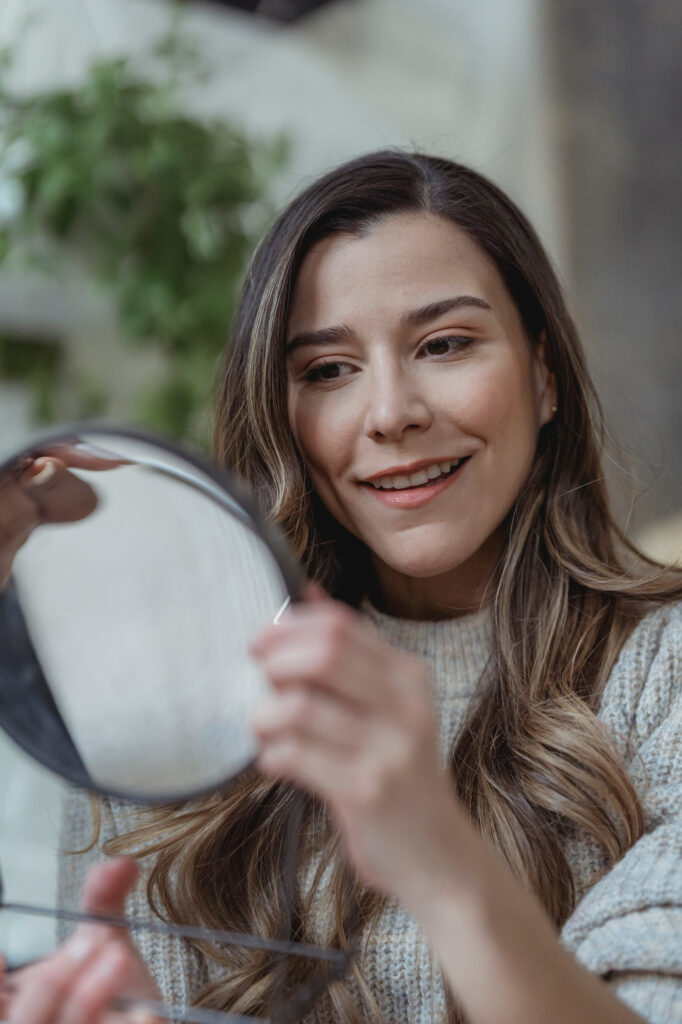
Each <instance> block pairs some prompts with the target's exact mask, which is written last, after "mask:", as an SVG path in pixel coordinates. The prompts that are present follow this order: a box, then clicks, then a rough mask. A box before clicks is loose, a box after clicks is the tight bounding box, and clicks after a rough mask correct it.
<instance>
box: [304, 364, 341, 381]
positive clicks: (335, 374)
mask: <svg viewBox="0 0 682 1024" xmlns="http://www.w3.org/2000/svg"><path fill="white" fill-rule="evenodd" d="M353 369H354V367H352V366H351V365H350V363H339V362H334V360H333V359H330V360H328V361H327V362H325V363H318V364H317V366H312V367H311V368H310V369H309V370H306V372H305V373H304V374H303V380H308V381H312V383H316V382H317V381H331V380H338V379H339V377H348V376H349V374H351V373H352V372H353Z"/></svg>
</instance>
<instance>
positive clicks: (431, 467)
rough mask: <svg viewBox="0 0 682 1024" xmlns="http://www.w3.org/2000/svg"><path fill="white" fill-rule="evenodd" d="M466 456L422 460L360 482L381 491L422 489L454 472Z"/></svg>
mask: <svg viewBox="0 0 682 1024" xmlns="http://www.w3.org/2000/svg"><path fill="white" fill-rule="evenodd" d="M467 458H468V456H461V457H457V458H449V459H433V460H426V459H424V460H422V461H421V462H413V463H412V464H411V465H409V466H400V467H394V468H393V469H389V470H386V471H385V472H384V473H375V474H374V475H373V476H370V477H367V478H366V479H365V480H363V481H361V482H362V483H363V484H365V485H368V486H371V487H374V488H375V489H376V490H383V491H403V490H407V489H408V488H413V487H422V486H424V485H425V484H428V483H429V482H430V481H435V480H439V479H442V478H443V477H446V476H449V475H450V473H452V472H453V471H454V470H456V469H457V468H458V467H459V466H460V465H461V463H462V462H464V461H465V460H466V459H467Z"/></svg>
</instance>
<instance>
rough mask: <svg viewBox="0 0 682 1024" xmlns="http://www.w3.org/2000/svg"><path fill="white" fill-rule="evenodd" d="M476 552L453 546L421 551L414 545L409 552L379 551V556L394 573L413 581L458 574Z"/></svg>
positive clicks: (441, 546)
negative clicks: (453, 573)
mask: <svg viewBox="0 0 682 1024" xmlns="http://www.w3.org/2000/svg"><path fill="white" fill-rule="evenodd" d="M475 551H476V549H475V548H474V549H473V550H471V549H469V548H468V547H466V548H462V549H459V550H458V549H457V548H454V549H453V547H452V545H448V546H446V545H439V546H438V547H437V548H427V549H419V548H418V547H417V546H416V545H414V546H412V547H410V549H409V550H407V551H406V550H404V549H403V550H401V551H385V552H382V551H377V555H378V557H379V558H380V559H381V561H382V562H384V564H385V565H386V566H387V567H388V568H389V569H391V570H392V571H393V572H396V573H399V574H400V575H401V576H408V577H409V578H411V579H419V580H425V579H433V578H436V577H439V576H446V575H447V574H448V573H452V572H456V571H457V570H458V569H459V568H460V567H461V566H463V565H465V564H466V563H467V562H468V561H469V559H470V558H471V557H472V555H473V554H474V553H475Z"/></svg>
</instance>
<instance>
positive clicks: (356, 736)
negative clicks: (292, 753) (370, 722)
mask: <svg viewBox="0 0 682 1024" xmlns="http://www.w3.org/2000/svg"><path fill="white" fill-rule="evenodd" d="M251 723H252V726H253V729H254V732H255V733H256V736H257V737H258V739H259V740H260V742H261V744H263V745H273V744H274V743H275V742H277V741H278V740H280V739H282V738H283V737H286V736H296V737H298V738H299V739H303V740H305V739H308V740H315V741H317V742H320V743H324V744H326V745H327V746H328V747H331V746H334V747H335V748H337V749H338V751H339V752H340V753H350V752H351V751H353V750H356V749H357V748H359V747H362V745H363V743H364V741H365V736H366V733H367V722H366V718H365V717H364V716H362V715H359V714H357V713H356V712H355V711H354V710H352V709H351V708H349V707H348V706H347V705H343V704H340V703H339V702H338V701H336V700H334V699H333V698H331V697H329V696H328V695H327V694H325V693H323V692H319V691H318V692H315V691H314V690H311V689H309V688H305V687H300V686H299V687H297V688H295V689H292V690H290V691H287V692H285V693H282V694H281V695H278V696H277V697H275V698H274V699H272V700H270V701H268V702H267V703H266V704H263V705H262V706H261V707H260V708H259V709H258V710H257V712H256V713H255V715H254V716H253V717H252V719H251Z"/></svg>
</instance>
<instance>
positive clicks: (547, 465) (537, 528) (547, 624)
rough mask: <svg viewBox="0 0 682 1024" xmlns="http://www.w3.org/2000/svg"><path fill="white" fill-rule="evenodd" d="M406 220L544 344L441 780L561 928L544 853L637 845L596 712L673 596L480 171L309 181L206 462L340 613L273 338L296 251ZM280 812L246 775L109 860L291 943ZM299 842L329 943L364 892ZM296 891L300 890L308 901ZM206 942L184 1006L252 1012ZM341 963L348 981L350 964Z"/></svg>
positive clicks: (257, 974)
mask: <svg viewBox="0 0 682 1024" xmlns="http://www.w3.org/2000/svg"><path fill="white" fill-rule="evenodd" d="M406 211H423V212H425V213H429V214H432V215H437V216H440V217H444V218H446V219H448V220H450V221H452V222H453V223H455V224H456V225H458V226H459V227H460V228H462V229H463V230H464V231H466V232H467V233H468V234H469V235H470V236H471V238H472V239H473V240H474V241H475V242H476V243H477V244H478V245H479V246H480V248H481V249H482V250H483V251H484V252H485V253H486V254H487V255H488V256H489V257H490V259H492V261H493V262H494V264H495V266H496V267H497V269H498V271H499V273H500V275H501V277H502V279H503V281H504V283H505V285H506V287H507V289H508V291H509V293H510V295H511V297H512V299H513V300H514V302H515V304H516V307H517V309H518V311H519V314H520V316H521V319H522V322H523V325H524V328H525V332H526V334H527V336H528V338H529V340H530V341H537V340H539V339H540V337H542V338H543V340H544V341H545V346H546V357H547V361H548V364H549V366H550V368H551V370H552V371H553V373H554V375H555V378H556V382H557V387H558V396H559V397H558V411H557V414H556V416H555V417H554V419H553V420H552V421H551V422H550V423H548V424H547V425H546V426H545V427H543V428H542V430H541V432H540V436H539V440H538V445H537V453H536V458H535V462H534V465H533V468H532V471H531V473H530V477H529V479H528V481H527V482H526V484H525V486H524V488H523V490H522V492H521V493H520V494H519V495H518V497H517V500H516V502H515V505H514V508H513V509H512V510H511V511H510V514H509V517H508V540H507V544H506V550H505V552H504V555H503V558H502V561H501V563H500V565H499V567H498V570H497V575H496V578H495V580H494V584H495V586H494V596H493V598H492V615H493V618H494V626H495V629H494V636H495V639H494V651H493V658H492V667H491V671H490V672H489V678H488V681H487V684H486V686H485V688H484V690H483V692H482V696H481V698H480V700H479V701H478V703H477V704H476V705H475V706H474V707H472V709H471V711H470V715H469V718H468V721H467V723H466V726H465V728H464V730H463V732H462V734H461V735H460V736H459V738H458V740H457V742H456V746H455V749H454V750H453V752H452V758H451V770H452V776H453V779H454V782H455V786H456V790H457V793H458V795H459V798H460V800H461V802H462V804H463V805H464V806H465V808H466V809H467V810H468V812H469V814H470V815H471V818H472V820H473V822H474V823H475V825H476V826H477V827H478V829H479V830H480V831H481V833H482V834H483V835H484V836H485V837H486V839H487V840H488V841H489V842H490V843H491V844H492V845H493V846H495V847H496V848H497V849H498V850H499V851H500V852H501V853H502V855H503V856H504V857H505V859H506V861H507V863H508V864H509V866H510V867H511V869H512V871H513V872H514V873H515V874H516V875H517V876H518V877H519V878H521V879H522V880H523V881H524V882H525V884H527V886H528V887H529V888H530V889H531V890H533V891H534V892H535V893H536V894H537V895H538V897H539V899H540V900H541V902H542V903H543V905H544V906H545V908H546V910H547V912H548V914H549V915H550V917H551V918H552V919H553V920H554V921H555V922H556V924H557V926H560V925H561V923H562V922H563V921H564V920H565V919H566V917H567V916H568V915H569V913H570V912H571V909H572V907H573V905H574V899H575V895H574V889H573V880H572V878H571V872H570V868H569V865H568V862H567V859H566V856H565V854H564V847H565V841H566V838H567V836H568V835H569V833H571V831H573V830H578V831H579V832H580V834H582V835H586V836H588V837H590V838H591V839H592V840H593V841H594V842H595V843H597V844H598V846H599V847H600V848H601V850H602V851H603V858H604V864H605V866H608V865H610V864H612V863H613V862H614V861H616V860H617V859H618V858H619V857H620V856H621V855H622V854H623V853H624V851H625V850H627V848H628V847H629V846H630V845H631V844H632V843H633V842H634V841H635V840H636V839H637V837H638V836H639V835H640V833H641V829H642V818H641V811H640V807H639V803H638V800H637V796H636V793H635V791H634V789H633V787H632V785H631V783H630V781H629V779H628V777H627V775H626V772H625V769H624V767H623V765H622V763H621V762H620V760H619V758H618V756H617V754H616V753H615V750H614V748H613V747H612V745H611V743H610V741H609V738H608V737H607V736H606V735H605V734H604V733H603V731H602V730H601V728H600V726H599V724H598V722H597V719H596V716H595V711H596V710H597V708H598V703H599V698H600V692H601V689H602V686H603V684H604V681H605V679H606V677H607V676H608V674H609V672H610V670H611V668H612V666H613V664H614V661H615V659H616V657H617V654H618V652H619V650H620V648H621V646H622V644H623V642H624V640H625V638H626V637H627V635H628V633H629V632H630V630H631V629H632V627H633V625H634V624H635V623H636V622H637V621H638V619H639V618H640V617H641V616H642V614H643V613H644V611H645V610H646V609H647V608H648V607H650V606H651V604H652V603H655V602H658V603H661V602H665V601H670V600H673V599H674V598H677V597H679V596H681V595H682V587H681V585H680V580H679V576H677V575H675V574H673V573H666V572H664V571H663V570H662V569H661V567H659V566H657V565H655V564H654V563H652V562H650V561H648V560H647V559H645V558H644V556H642V555H640V553H639V552H638V551H637V550H636V549H635V548H634V547H633V546H632V545H631V544H630V543H629V542H628V541H627V539H626V538H625V537H624V535H623V534H622V532H621V531H620V529H619V528H618V526H617V524H616V522H615V521H614V518H613V517H612V514H611V512H610V510H609V503H608V498H607V493H606V488H605V484H604V476H603V471H602V468H601V465H600V454H599V453H600V450H601V448H602V445H603V442H604V436H603V426H602V417H601V411H600V406H599V402H598V399H597V396H596V394H595V392H594V389H593V386H592V384H591V382H590V378H589V376H588V373H587V370H586V366H585V359H584V355H583V351H582V347H581V345H580V342H579V340H578V337H577V334H576V330H575V327H574V325H573V322H572V320H571V318H570V316H569V314H568V312H567V310H566V307H565V304H564V300H563V298H562V294H561V289H560V287H559V284H558V282H557V279H556V276H555V274H554V272H553V270H552V267H551V265H550V262H549V260H548V258H547V256H546V254H545V252H544V250H543V248H542V245H541V243H540V242H539V240H538V238H537V236H536V234H535V232H534V231H533V229H532V228H531V226H530V225H529V223H528V221H527V220H526V219H525V217H524V216H523V215H522V214H521V213H520V211H519V210H518V209H517V208H516V206H515V205H514V204H513V203H512V202H511V201H510V200H509V199H508V198H507V196H505V195H504V193H502V192H501V191H500V190H499V189H498V188H497V187H496V186H495V185H493V184H492V183H491V182H489V181H487V180H486V179H485V178H483V177H482V176H481V175H479V174H477V173H475V172H474V171H472V170H470V169H468V168H466V167H463V166H461V165H459V164H456V163H452V162H450V161H448V160H444V159H437V158H433V157H429V156H424V155H412V154H405V153H401V152H393V151H390V152H388V151H387V152H379V153H374V154H370V155H368V156H364V157H362V158H359V159H356V160H353V161H351V162H350V163H347V164H345V165H343V166H342V167H340V168H338V169H336V170H334V171H332V172H331V173H329V174H327V175H326V176H325V177H323V178H321V179H320V180H319V181H317V182H315V183H314V184H313V185H311V186H310V187H309V188H307V189H306V190H305V191H304V192H303V193H302V194H301V195H300V196H299V197H298V198H297V199H296V200H294V202H293V203H292V204H291V205H290V206H289V207H288V209H287V210H285V212H284V213H283V214H282V215H281V217H280V218H279V220H278V221H277V223H276V224H275V225H274V227H273V228H272V230H271V231H270V233H269V234H268V235H267V237H266V238H265V239H264V241H263V242H262V244H261V246H260V248H259V249H258V251H257V252H256V255H255V258H254V260H253V263H252V266H251V268H250V270H249V273H248V276H247V278H246V282H245V286H244V294H243V298H242V302H241V306H240V308H239V311H238V314H237V316H236V320H235V323H234V328H233V332H232V338H231V341H230V344H229V347H228V350H227V354H226V359H225V366H224V373H223V378H222V386H221V390H220V396H219V400H218V403H217V411H216V415H215V453H216V456H217V458H218V460H219V461H220V462H221V463H223V464H224V465H226V466H229V467H231V468H232V469H233V470H234V471H236V472H237V473H238V474H239V475H240V476H241V477H242V478H243V479H244V480H246V482H247V483H248V484H249V485H250V487H251V488H252V489H253V491H254V492H255V495H256V498H257V501H258V503H259V505H260V507H261V509H262V511H263V512H264V513H265V514H266V515H268V516H269V517H270V518H271V519H272V520H273V521H274V522H276V523H277V524H278V525H279V526H280V528H281V529H282V530H283V531H284V532H285V534H286V536H287V537H288V539H289V542H290V544H291V546H292V548H293V550H294V552H295V554H296V556H297V557H298V559H299V560H300V562H301V563H302V565H303V566H304V567H305V569H306V571H307V573H308V574H309V575H310V576H312V577H314V578H316V579H317V580H319V581H320V582H321V583H322V584H323V586H324V587H326V589H327V590H328V591H329V592H330V593H331V594H333V595H335V596H337V597H339V598H341V599H343V600H346V601H348V602H350V603H357V601H358V600H359V598H360V596H361V595H362V593H363V591H364V589H365V588H366V586H367V582H368V575H367V574H368V559H367V557H366V552H365V551H364V550H363V548H362V546H361V545H360V544H359V542H358V541H357V540H356V539H355V538H353V537H352V536H351V535H350V534H348V533H347V532H346V531H345V530H343V529H342V528H341V527H340V526H339V525H338V524H337V523H336V522H335V521H334V520H333V519H332V517H331V516H330V515H329V514H327V513H326V511H325V509H324V508H323V507H322V505H321V503H320V502H319V499H318V498H317V496H316V495H315V493H314V491H313V488H312V485H311V481H310V479H309V477H308V474H307V472H306V468H305V466H304V464H303V462H302V461H301V458H300V456H299V454H298V452H297V450H296V447H295V445H294V442H293V439H292V435H291V432H290V429H289V424H288V419H287V410H286V376H285V362H284V341H285V332H286V327H287V320H288V314H289V305H290V301H291V295H292V290H293V287H294V283H295V281H296V276H297V273H298V270H299V268H300V265H301V262H302V260H303V259H304V257H305V255H306V253H307V252H308V251H309V250H310V248H311V246H312V245H313V244H314V243H315V242H316V241H318V240H320V239H322V238H324V237H326V236H328V235H330V234H333V233H335V232H346V233H350V234H353V235H356V236H357V235H362V234H363V233H366V232H368V231H370V230H371V229H372V227H373V226H374V225H375V224H376V223H377V222H378V221H380V220H381V219H382V218H384V217H387V216H390V215H392V214H396V213H400V212H406ZM531 627H532V628H531ZM291 799H292V796H291V789H290V787H288V786H285V785H281V784H274V783H271V782H269V781H267V780H265V779H264V778H262V777H260V776H259V775H257V774H256V773H253V774H251V775H250V776H248V777H246V778H243V779H242V780H240V782H239V783H238V784H237V785H236V786H235V787H234V788H233V789H231V790H230V791H228V792H227V793H226V794H225V793H219V794H216V795H215V796H214V797H211V798H207V799H205V800H203V801H201V802H200V803H199V804H194V805H192V806H185V807H180V808H166V809H163V810H161V811H159V812H155V813H154V814H151V815H150V816H149V817H148V820H147V821H146V823H145V824H144V825H142V826H141V827H140V829H139V830H137V832H136V833H135V835H134V836H133V837H125V838H124V839H123V840H119V841H118V843H117V844H115V848H117V849H121V848H122V847H123V846H126V845H127V846H128V847H129V846H130V844H131V841H134V842H135V844H136V845H137V848H138V849H139V850H140V851H142V852H145V853H150V854H151V853H153V854H154V864H153V868H152V871H151V875H150V881H149V894H150V898H151V899H152V902H153V904H154V905H155V906H156V907H157V908H158V909H159V912H161V913H163V914H164V915H166V916H167V917H169V918H170V919H172V920H175V921H183V922H192V923H201V924H204V925H207V926H212V927H220V928H231V929H239V930H242V931H247V930H250V931H255V932H260V933H264V934H268V933H274V931H275V930H276V929H277V927H278V922H279V921H280V920H281V919H282V914H283V912H285V911H286V912H288V913H289V916H290V919H291V920H292V921H293V925H292V928H293V930H294V933H295V935H296V937H299V938H301V937H306V936H309V934H310V917H311V914H310V905H311V904H310V902H309V904H308V905H306V906H304V905H301V906H297V907H295V908H293V913H292V908H288V911H287V908H283V907H282V899H283V894H282V888H281V885H280V884H279V882H278V871H279V867H280V865H279V860H278V858H279V857H280V851H281V849H282V836H283V834H284V829H285V827H286V816H287V812H288V808H289V806H290V801H291ZM306 835H307V836H308V837H309V840H310V851H311V852H314V851H315V850H317V852H318V853H319V852H320V851H323V856H322V859H321V861H320V862H319V866H318V872H317V881H318V883H320V884H322V883H321V881H320V880H321V879H322V878H323V877H324V879H325V881H324V885H325V892H326V893H329V892H331V893H332V894H333V901H332V905H333V908H334V913H333V914H332V916H331V920H330V921H329V923H328V929H327V931H326V933H324V934H322V935H320V934H319V928H320V926H319V923H318V925H317V927H318V932H317V933H316V934H315V936H314V937H315V938H316V939H317V940H318V941H319V940H320V939H321V940H323V941H326V942H329V943H333V944H337V945H340V946H343V945H344V943H345V942H346V941H347V931H348V928H349V921H350V920H351V914H352V912H353V909H354V908H355V909H356V910H357V908H358V907H359V909H360V916H361V919H362V921H363V923H364V924H368V923H370V922H371V921H373V920H375V919H376V916H377V914H378V910H379V907H380V900H379V899H377V898H376V897H373V896H372V894H370V893H366V892H364V891H363V890H362V887H361V886H359V885H358V883H357V880H356V879H355V878H354V877H353V875H352V872H351V871H350V870H349V869H348V866H347V865H345V864H344V862H343V859H342V858H341V857H340V856H339V855H338V837H336V836H335V835H334V833H333V829H331V827H330V826H329V823H328V822H327V821H326V819H325V817H324V815H323V813H322V812H321V810H320V808H319V806H318V805H316V804H315V803H314V801H312V800H311V801H310V802H309V806H308V822H307V830H306ZM327 869H328V870H327ZM325 872H326V873H325ZM330 879H331V880H330ZM327 887H329V888H327ZM314 893H315V885H314V884H313V886H312V888H311V889H310V890H309V893H308V899H309V901H312V900H314ZM311 894H312V895H311ZM204 951H205V952H207V953H208V954H209V955H210V956H211V957H213V959H214V960H217V961H218V962H219V963H220V964H222V965H224V972H223V977H221V979H220V980H219V981H217V982H215V983H214V984H212V985H211V986H209V987H208V989H206V990H205V991H204V993H203V995H202V997H201V1002H202V1003H203V1004H204V1005H208V1006H212V1007H216V1008H224V1009H228V1008H229V1009H233V1010H237V1011H241V1012H249V1013H261V1012H267V1011H268V1004H269V999H270V995H271V993H272V989H273V985H274V981H273V975H272V972H271V971H270V969H269V966H268V963H267V961H266V959H265V958H264V956H263V955H262V954H259V953H257V952H254V951H249V950H247V951H234V950H225V949H219V948H212V947H210V946H205V947H204ZM355 970H356V981H358V983H359V984H360V985H362V978H361V965H358V966H357V967H356V968H355ZM361 991H362V989H361ZM365 996H366V998H365V1002H364V1006H362V1007H360V1006H357V1005H356V1004H354V1003H353V1001H352V999H351V998H350V995H349V993H348V991H347V990H345V989H344V986H342V985H341V986H335V987H333V989H332V991H331V993H330V998H331V999H332V1001H333V1004H334V1011H335V1016H336V1019H339V1020H341V1021H344V1022H347V1024H348V1022H351V1021H360V1020H366V1019H367V1018H368V1015H370V1014H374V1015H375V1016H376V1015H377V1011H376V1006H374V1005H373V1003H372V999H371V994H370V993H368V992H366V990H365Z"/></svg>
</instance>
